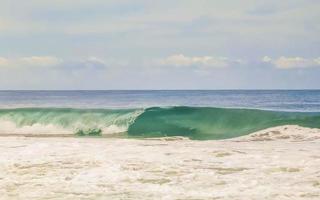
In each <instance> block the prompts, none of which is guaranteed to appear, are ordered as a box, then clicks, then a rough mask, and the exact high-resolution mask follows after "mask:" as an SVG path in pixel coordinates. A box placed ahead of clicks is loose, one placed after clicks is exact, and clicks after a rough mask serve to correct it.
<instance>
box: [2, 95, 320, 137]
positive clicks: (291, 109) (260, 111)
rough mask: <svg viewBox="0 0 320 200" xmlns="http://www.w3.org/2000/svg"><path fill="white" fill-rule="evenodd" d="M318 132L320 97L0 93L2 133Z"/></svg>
mask: <svg viewBox="0 0 320 200" xmlns="http://www.w3.org/2000/svg"><path fill="white" fill-rule="evenodd" d="M279 125H300V126H304V127H311V128H320V91H318V90H311V91H308V90H306V91H304V90H299V91H269V90H266V91H259V90H257V91H234V90H230V91H201V90H200V91H0V134H35V135H42V134H48V133H51V134H56V135H59V134H72V135H78V136H87V135H89V136H101V135H109V136H110V135H114V136H115V137H117V136H118V135H121V137H123V136H125V137H129V138H145V137H164V136H185V137H189V138H191V139H196V140H210V139H225V138H233V137H238V136H242V135H246V134H249V133H252V132H255V131H258V130H261V129H265V128H269V127H274V126H279Z"/></svg>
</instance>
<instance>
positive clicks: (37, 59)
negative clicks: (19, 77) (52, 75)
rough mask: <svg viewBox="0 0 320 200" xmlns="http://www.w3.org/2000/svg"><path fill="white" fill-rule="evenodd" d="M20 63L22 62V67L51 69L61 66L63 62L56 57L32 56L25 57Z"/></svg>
mask: <svg viewBox="0 0 320 200" xmlns="http://www.w3.org/2000/svg"><path fill="white" fill-rule="evenodd" d="M18 62H21V64H22V65H28V66H43V67H51V66H57V65H59V64H61V63H62V62H63V60H62V59H60V58H57V57H54V56H31V57H23V58H21V59H19V61H18Z"/></svg>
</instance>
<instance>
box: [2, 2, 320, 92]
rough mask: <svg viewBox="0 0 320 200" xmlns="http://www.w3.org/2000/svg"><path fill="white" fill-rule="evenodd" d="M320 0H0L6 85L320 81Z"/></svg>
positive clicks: (314, 84)
mask: <svg viewBox="0 0 320 200" xmlns="http://www.w3.org/2000/svg"><path fill="white" fill-rule="evenodd" d="M319 19H320V1H318V0H284V1H278V0H268V1H266V0H264V1H262V0H241V1H240V0H226V1H218V0H183V1H182V0H176V1H169V0H161V1H150V0H149V1H148V0H135V1H132V0H131V1H129V0H55V1H52V0H50V1H49V0H28V1H18V0H0V89H316V88H320V78H319V77H320V37H319V35H320V23H319Z"/></svg>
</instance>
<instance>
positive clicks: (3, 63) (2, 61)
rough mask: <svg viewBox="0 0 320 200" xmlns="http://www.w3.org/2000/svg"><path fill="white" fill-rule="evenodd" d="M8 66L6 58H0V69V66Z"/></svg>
mask: <svg viewBox="0 0 320 200" xmlns="http://www.w3.org/2000/svg"><path fill="white" fill-rule="evenodd" d="M8 64H9V61H8V59H6V58H3V57H0V67H1V66H4V67H5V66H7V65H8Z"/></svg>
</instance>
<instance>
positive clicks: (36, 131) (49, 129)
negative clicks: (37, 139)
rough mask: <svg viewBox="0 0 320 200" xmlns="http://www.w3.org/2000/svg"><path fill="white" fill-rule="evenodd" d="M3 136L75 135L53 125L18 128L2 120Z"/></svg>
mask: <svg viewBox="0 0 320 200" xmlns="http://www.w3.org/2000/svg"><path fill="white" fill-rule="evenodd" d="M1 134H23V135H30V134H32V135H49V134H50V135H51V134H73V131H72V130H68V129H65V128H62V127H58V126H55V125H53V124H46V125H44V124H39V123H35V124H32V125H24V126H17V124H15V123H14V122H12V121H8V120H0V135H1Z"/></svg>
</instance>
